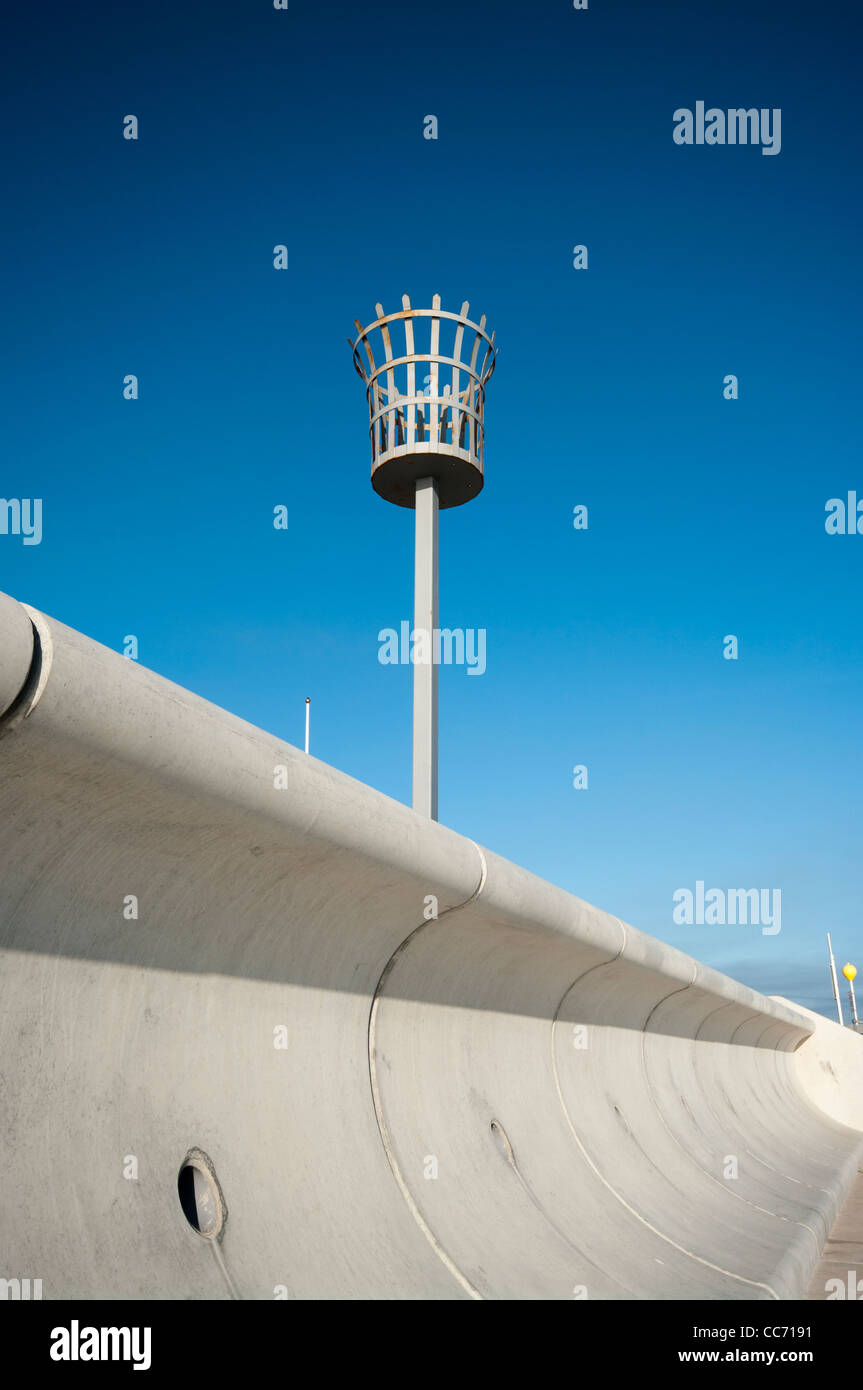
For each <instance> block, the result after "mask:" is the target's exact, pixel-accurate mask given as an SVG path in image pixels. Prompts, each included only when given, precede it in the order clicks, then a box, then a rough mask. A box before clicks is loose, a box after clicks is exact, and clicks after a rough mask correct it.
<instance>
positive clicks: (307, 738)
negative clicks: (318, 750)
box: [306, 695, 312, 753]
mask: <svg viewBox="0 0 863 1390" xmlns="http://www.w3.org/2000/svg"><path fill="white" fill-rule="evenodd" d="M311 703H312V702H311V700H310V699H309V697H308V695H307V696H306V752H307V753H308V751H309V706H310V705H311Z"/></svg>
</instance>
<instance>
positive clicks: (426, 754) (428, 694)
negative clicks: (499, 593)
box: [413, 478, 438, 820]
mask: <svg viewBox="0 0 863 1390" xmlns="http://www.w3.org/2000/svg"><path fill="white" fill-rule="evenodd" d="M415 523H416V532H415V546H414V640H413V651H414V657H416V655H417V648H418V645H419V655H420V656H421V658H423V659H422V660H420V661H416V660H414V731H413V732H414V745H413V808H414V810H415V811H418V812H419V814H420V815H421V816H428V817H429V819H430V820H437V728H438V665H437V661H436V656H437V652H436V648H435V641H436V634H437V627H438V490H437V482H436V481H435V479H434V478H419V479H418V480H417V485H416V515H415ZM421 634H422V635H421Z"/></svg>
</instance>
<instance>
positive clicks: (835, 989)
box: [827, 932, 845, 1028]
mask: <svg viewBox="0 0 863 1390" xmlns="http://www.w3.org/2000/svg"><path fill="white" fill-rule="evenodd" d="M827 950H828V951H829V952H830V975H831V977H832V979H833V998H834V999H835V1000H836V1012H837V1014H838V1015H839V1022H840V1023H841V1024H842V1026H843V1028H844V1026H845V1023H844V1020H843V1018H842V1000H841V999H840V998H839V981H838V979H837V978H836V962H835V960H834V959H833V943H832V942H831V940H830V933H829V932H828V933H827Z"/></svg>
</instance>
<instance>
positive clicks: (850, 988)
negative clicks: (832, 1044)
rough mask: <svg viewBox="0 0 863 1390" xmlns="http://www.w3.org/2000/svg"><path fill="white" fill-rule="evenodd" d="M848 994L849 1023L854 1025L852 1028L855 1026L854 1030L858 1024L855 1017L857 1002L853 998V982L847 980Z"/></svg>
mask: <svg viewBox="0 0 863 1390" xmlns="http://www.w3.org/2000/svg"><path fill="white" fill-rule="evenodd" d="M848 994H849V996H850V998H851V1022H852V1023H853V1024H854V1026H855V1028H856V1026H857V1024H858V1023H859V1022H860V1020H859V1019H858V1017H857V1000H856V999H855V998H854V981H853V980H849V981H848Z"/></svg>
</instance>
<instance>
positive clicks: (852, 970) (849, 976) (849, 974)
mask: <svg viewBox="0 0 863 1390" xmlns="http://www.w3.org/2000/svg"><path fill="white" fill-rule="evenodd" d="M842 974H843V975H844V976H845V979H846V980H853V979H854V978H855V977H856V975H857V966H856V965H851V964H850V962H849V964H848V965H843V967H842Z"/></svg>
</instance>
